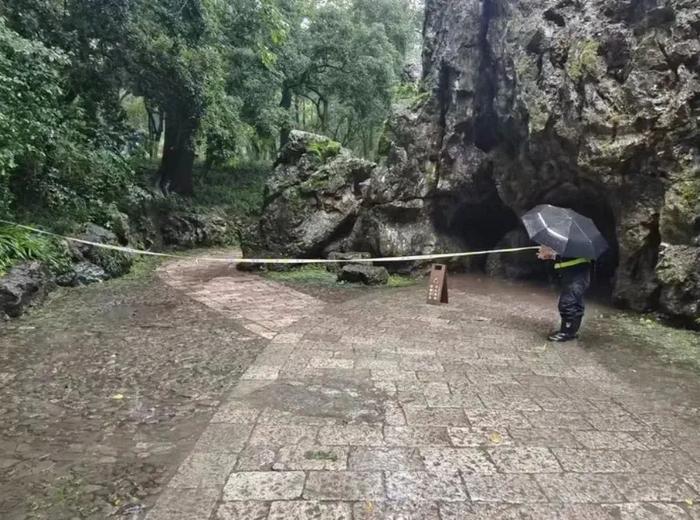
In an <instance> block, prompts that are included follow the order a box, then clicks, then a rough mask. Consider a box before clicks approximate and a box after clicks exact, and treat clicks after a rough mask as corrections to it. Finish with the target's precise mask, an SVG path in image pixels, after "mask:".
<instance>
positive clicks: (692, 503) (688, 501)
mask: <svg viewBox="0 0 700 520" xmlns="http://www.w3.org/2000/svg"><path fill="white" fill-rule="evenodd" d="M685 503H686V504H688V505H689V506H692V505H694V504H695V502H693V501H692V500H691V499H690V498H687V499H686V500H685Z"/></svg>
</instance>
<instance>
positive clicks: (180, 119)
mask: <svg viewBox="0 0 700 520" xmlns="http://www.w3.org/2000/svg"><path fill="white" fill-rule="evenodd" d="M198 126H199V118H198V117H196V116H194V115H192V114H189V113H188V112H187V110H182V108H181V107H171V109H170V110H168V111H167V112H166V114H165V143H164V145H163V158H162V160H161V163H160V169H159V170H158V174H159V178H160V188H161V190H162V191H163V193H166V194H167V193H169V192H175V193H179V194H180V195H192V191H193V186H192V170H193V168H194V153H195V143H194V137H195V133H196V131H197V127H198Z"/></svg>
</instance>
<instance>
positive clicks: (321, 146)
mask: <svg viewBox="0 0 700 520" xmlns="http://www.w3.org/2000/svg"><path fill="white" fill-rule="evenodd" d="M342 149H343V147H342V145H341V144H340V143H339V142H337V141H332V140H328V141H322V140H319V141H313V142H310V143H308V144H307V146H306V150H307V152H308V153H310V154H312V155H314V156H316V158H318V159H319V160H320V161H321V162H324V163H325V162H327V161H328V160H329V159H332V158H333V157H335V156H336V155H338V154H339V153H340V151H341V150H342Z"/></svg>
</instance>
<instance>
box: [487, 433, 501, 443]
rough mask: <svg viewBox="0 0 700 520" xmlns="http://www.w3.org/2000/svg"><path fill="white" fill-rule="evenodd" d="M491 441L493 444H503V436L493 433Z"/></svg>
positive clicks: (490, 436) (490, 437)
mask: <svg viewBox="0 0 700 520" xmlns="http://www.w3.org/2000/svg"><path fill="white" fill-rule="evenodd" d="M489 441H491V443H492V444H501V443H502V442H503V436H502V435H501V434H500V433H498V432H491V435H489Z"/></svg>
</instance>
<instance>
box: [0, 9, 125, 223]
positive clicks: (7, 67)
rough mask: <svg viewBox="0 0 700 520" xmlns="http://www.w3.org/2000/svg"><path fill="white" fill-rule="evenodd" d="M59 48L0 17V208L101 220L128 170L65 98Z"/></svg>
mask: <svg viewBox="0 0 700 520" xmlns="http://www.w3.org/2000/svg"><path fill="white" fill-rule="evenodd" d="M67 64H68V61H67V57H66V55H65V54H64V53H63V52H61V51H59V50H55V49H51V48H48V47H46V46H45V45H43V44H41V43H40V42H35V41H30V40H28V39H26V38H23V37H21V36H19V34H17V33H16V32H14V31H12V30H11V29H9V28H8V27H7V25H6V24H5V22H4V20H1V19H0V213H2V214H3V215H5V216H8V215H9V212H10V207H11V206H10V204H11V203H12V202H15V203H16V204H18V205H19V206H21V207H22V208H29V207H34V208H37V209H39V210H40V211H42V212H45V213H50V214H52V215H53V216H54V218H58V217H59V216H60V215H69V216H70V217H71V218H73V219H75V220H78V221H84V220H94V221H98V222H99V221H101V220H103V218H102V217H103V215H104V209H105V206H106V205H107V204H109V203H110V202H111V201H114V200H116V199H118V198H119V197H121V195H122V194H123V193H124V191H125V190H126V189H128V187H129V185H130V181H131V177H132V171H131V168H130V167H129V165H128V164H127V163H126V162H125V160H124V159H123V158H122V157H121V156H120V154H119V153H118V152H117V147H118V144H117V143H116V142H114V141H112V140H111V138H110V136H109V135H107V134H105V133H101V132H97V128H96V126H95V124H94V123H91V122H90V121H89V117H88V115H87V112H86V109H85V108H84V107H83V106H81V104H79V103H67V102H66V101H65V99H66V96H67V92H66V91H65V90H64V86H63V83H64V82H63V81H62V78H63V72H64V69H65V67H66V66H67Z"/></svg>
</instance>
